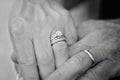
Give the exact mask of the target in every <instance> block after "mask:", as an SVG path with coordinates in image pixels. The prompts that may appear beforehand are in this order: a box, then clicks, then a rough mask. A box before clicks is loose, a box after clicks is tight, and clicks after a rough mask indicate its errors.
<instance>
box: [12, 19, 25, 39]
mask: <svg viewBox="0 0 120 80" xmlns="http://www.w3.org/2000/svg"><path fill="white" fill-rule="evenodd" d="M24 32H25V28H24V25H23V21H22V20H21V19H15V20H14V21H13V22H12V24H11V27H10V34H11V36H12V37H13V38H15V39H20V37H22V38H23V36H24V35H25V34H24Z"/></svg>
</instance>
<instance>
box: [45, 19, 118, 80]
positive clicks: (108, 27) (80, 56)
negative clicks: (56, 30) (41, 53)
mask: <svg viewBox="0 0 120 80" xmlns="http://www.w3.org/2000/svg"><path fill="white" fill-rule="evenodd" d="M110 22H111V21H110ZM110 22H109V21H88V22H85V23H84V24H82V25H81V26H80V27H84V28H83V29H82V31H83V32H84V31H85V32H87V33H85V34H79V36H80V37H81V38H82V39H81V40H80V41H79V42H78V43H76V44H74V45H73V46H71V47H70V51H69V52H70V53H71V58H69V59H68V60H67V61H66V62H65V63H64V64H63V65H62V66H60V67H58V68H57V70H56V71H55V72H53V73H52V74H51V75H50V76H49V77H47V78H46V79H45V80H72V79H74V78H76V76H77V77H78V78H77V79H78V80H108V79H110V78H113V77H117V76H120V54H119V47H120V46H119V44H120V41H119V30H120V27H119V24H114V23H113V21H112V23H110ZM114 22H116V21H114ZM89 27H91V28H89ZM88 28H89V29H88ZM90 29H91V30H90ZM81 33H82V32H81ZM83 35H84V36H83ZM98 36H99V37H98ZM61 43H62V42H59V43H56V44H55V45H58V44H61ZM87 43H88V44H87ZM55 45H53V50H56V48H54V46H55ZM64 46H65V45H62V47H63V48H62V47H61V46H59V48H60V47H61V48H60V50H61V51H65V49H66V48H64ZM67 49H68V48H67ZM58 50H59V49H58ZM60 50H59V51H60ZM83 50H90V51H91V52H92V53H93V56H94V58H95V61H96V65H95V66H93V67H92V68H91V65H92V63H91V59H90V57H89V56H88V55H87V54H86V53H85V52H83ZM59 54H60V53H59Z"/></svg>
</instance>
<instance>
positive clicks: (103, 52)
mask: <svg viewBox="0 0 120 80" xmlns="http://www.w3.org/2000/svg"><path fill="white" fill-rule="evenodd" d="M28 1H30V0H28ZM18 3H19V5H17V4H16V5H17V6H18V7H17V8H18V9H16V10H14V11H16V12H14V13H16V14H14V16H12V18H11V22H10V34H11V39H12V42H13V47H14V53H13V55H12V59H13V61H14V62H15V63H16V65H17V67H18V70H20V71H18V73H19V74H21V76H22V77H23V79H24V80H40V78H42V79H43V80H70V79H72V78H74V77H76V75H78V76H79V77H78V79H79V80H107V79H109V78H111V77H115V76H119V69H120V65H119V64H120V63H119V62H120V61H119V47H120V46H119V45H120V41H119V35H120V34H119V32H120V28H119V24H114V23H113V22H112V21H111V23H110V22H108V21H94V20H92V21H87V22H84V23H83V24H81V25H80V26H79V27H78V35H79V41H78V42H77V43H75V42H76V40H77V34H76V31H75V29H74V28H75V25H74V22H73V21H72V17H71V15H70V14H69V12H68V11H66V10H65V9H63V7H61V5H59V4H57V3H56V2H53V3H54V5H52V4H53V3H49V4H48V2H44V3H43V2H40V3H42V4H44V5H42V6H41V5H34V4H36V3H38V2H34V1H33V2H32V1H30V2H26V1H25V2H24V1H19V2H18ZM23 3H24V4H23ZM21 5H22V7H21ZM24 5H27V6H24ZM15 8H16V7H15ZM58 10H59V11H58ZM56 25H57V27H56ZM56 30H60V31H62V32H63V34H64V35H65V36H66V38H67V39H68V42H67V43H66V42H64V41H62V42H59V43H57V44H55V45H53V46H52V47H51V45H50V40H49V39H50V35H51V34H53V33H54V32H55V31H56ZM98 36H99V37H98ZM69 40H70V41H69ZM74 43H75V44H74ZM85 49H89V50H90V51H91V52H92V53H93V55H94V57H95V60H96V63H98V62H99V63H98V64H96V65H95V66H94V67H92V68H91V66H92V64H91V59H90V57H89V56H88V55H87V54H86V53H84V52H82V51H83V50H85ZM53 53H54V54H53ZM53 55H54V56H53ZM54 57H55V58H54ZM81 64H82V65H81ZM105 64H107V65H105ZM108 67H109V69H110V70H109V69H108ZM116 74H118V75H116ZM104 75H106V76H104ZM101 76H102V77H101Z"/></svg>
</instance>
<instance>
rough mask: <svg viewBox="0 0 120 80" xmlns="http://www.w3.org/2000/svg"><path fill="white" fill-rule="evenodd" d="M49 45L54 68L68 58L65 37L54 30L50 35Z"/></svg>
mask: <svg viewBox="0 0 120 80" xmlns="http://www.w3.org/2000/svg"><path fill="white" fill-rule="evenodd" d="M51 45H52V48H53V53H54V55H55V60H56V68H58V67H59V66H61V65H62V64H63V63H64V62H65V61H66V60H67V59H68V47H67V42H66V38H65V36H64V35H63V33H62V32H61V31H54V32H52V35H51Z"/></svg>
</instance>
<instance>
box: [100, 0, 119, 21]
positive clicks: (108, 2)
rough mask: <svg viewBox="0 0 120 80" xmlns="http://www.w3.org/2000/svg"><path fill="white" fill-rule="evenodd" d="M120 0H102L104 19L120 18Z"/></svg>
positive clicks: (102, 15)
mask: <svg viewBox="0 0 120 80" xmlns="http://www.w3.org/2000/svg"><path fill="white" fill-rule="evenodd" d="M119 10H120V0H102V3H101V10H100V12H101V15H100V18H102V19H116V18H120V11H119Z"/></svg>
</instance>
